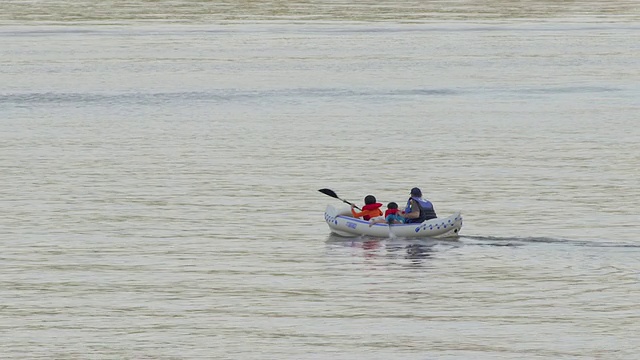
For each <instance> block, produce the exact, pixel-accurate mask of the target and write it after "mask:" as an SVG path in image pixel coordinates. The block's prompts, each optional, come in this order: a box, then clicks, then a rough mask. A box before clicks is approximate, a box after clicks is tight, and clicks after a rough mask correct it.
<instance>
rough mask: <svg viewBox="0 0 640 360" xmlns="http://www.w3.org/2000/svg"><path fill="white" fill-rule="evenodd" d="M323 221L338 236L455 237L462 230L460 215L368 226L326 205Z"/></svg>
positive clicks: (345, 210)
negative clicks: (419, 221) (410, 222)
mask: <svg viewBox="0 0 640 360" xmlns="http://www.w3.org/2000/svg"><path fill="white" fill-rule="evenodd" d="M324 220H325V221H326V222H327V224H328V225H329V228H330V229H331V231H332V232H333V233H335V234H337V235H340V236H348V237H353V236H360V235H366V236H374V237H390V236H396V237H407V238H416V237H418V238H419V237H435V238H443V237H456V236H458V233H459V232H460V229H461V228H462V215H460V212H459V211H458V212H456V213H454V214H453V215H451V216H449V217H446V218H437V219H431V220H425V221H424V222H422V223H412V224H393V225H388V224H374V225H371V226H369V222H368V221H364V220H362V219H356V218H353V217H352V216H351V209H350V208H344V209H336V208H335V207H333V206H331V205H327V209H326V210H325V211H324Z"/></svg>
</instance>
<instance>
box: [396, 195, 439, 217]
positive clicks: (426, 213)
mask: <svg viewBox="0 0 640 360" xmlns="http://www.w3.org/2000/svg"><path fill="white" fill-rule="evenodd" d="M411 199H413V200H414V201H415V202H416V203H417V204H418V207H419V208H420V217H418V218H417V219H407V222H412V223H421V222H423V221H425V220H429V219H435V218H436V217H437V216H436V210H435V209H434V208H433V204H432V203H431V201H429V200H425V199H423V198H419V197H413V196H412V197H410V198H409V200H407V207H406V208H405V210H404V212H405V213H410V212H411Z"/></svg>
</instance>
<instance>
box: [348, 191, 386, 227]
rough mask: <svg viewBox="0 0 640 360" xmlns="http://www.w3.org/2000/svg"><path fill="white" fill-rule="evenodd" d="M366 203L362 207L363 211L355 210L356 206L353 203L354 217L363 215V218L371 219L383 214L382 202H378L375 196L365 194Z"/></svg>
mask: <svg viewBox="0 0 640 360" xmlns="http://www.w3.org/2000/svg"><path fill="white" fill-rule="evenodd" d="M364 203H365V205H364V206H363V207H362V211H361V212H356V211H355V210H353V209H354V208H355V207H356V206H355V205H354V204H351V215H353V217H354V218H360V217H361V218H362V219H363V220H366V221H369V220H371V219H373V218H376V217H378V216H382V210H380V207H381V206H382V204H381V203H379V202H377V200H376V197H375V196H373V195H367V196H365V197H364Z"/></svg>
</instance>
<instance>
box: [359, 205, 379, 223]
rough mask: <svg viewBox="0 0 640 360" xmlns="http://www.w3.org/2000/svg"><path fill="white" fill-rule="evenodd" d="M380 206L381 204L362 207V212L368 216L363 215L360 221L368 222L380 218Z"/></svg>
mask: <svg viewBox="0 0 640 360" xmlns="http://www.w3.org/2000/svg"><path fill="white" fill-rule="evenodd" d="M381 206H382V204H381V203H374V204H369V205H365V206H363V207H362V212H367V213H368V214H365V215H363V216H362V219H363V220H366V221H369V220H370V219H371V218H372V217H376V216H381V215H382V210H380V207H381ZM372 215H373V216H372Z"/></svg>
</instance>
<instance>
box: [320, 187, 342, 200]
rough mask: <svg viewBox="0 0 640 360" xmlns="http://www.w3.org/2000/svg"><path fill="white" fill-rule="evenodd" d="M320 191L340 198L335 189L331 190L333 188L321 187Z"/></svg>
mask: <svg viewBox="0 0 640 360" xmlns="http://www.w3.org/2000/svg"><path fill="white" fill-rule="evenodd" d="M318 191H320V192H321V193H323V194H325V195H329V196H331V197H332V198H336V199H339V197H338V195H337V194H336V193H335V192H334V191H333V190H331V189H320V190H318Z"/></svg>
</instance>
